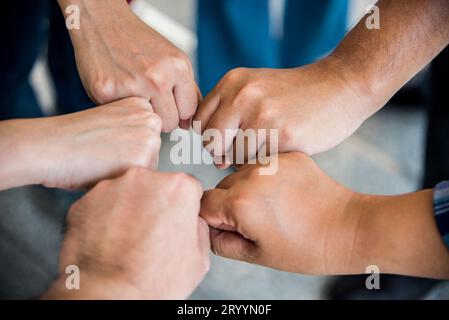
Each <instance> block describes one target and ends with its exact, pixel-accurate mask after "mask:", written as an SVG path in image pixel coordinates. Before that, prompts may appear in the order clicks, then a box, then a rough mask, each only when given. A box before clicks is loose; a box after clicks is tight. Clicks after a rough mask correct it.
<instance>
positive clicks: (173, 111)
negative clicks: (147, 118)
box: [151, 92, 179, 133]
mask: <svg viewBox="0 0 449 320" xmlns="http://www.w3.org/2000/svg"><path fill="white" fill-rule="evenodd" d="M151 105H152V106H153V109H154V112H155V113H157V114H158V115H159V116H160V117H161V119H162V132H165V133H167V132H170V131H172V130H174V129H176V127H177V126H178V123H179V115H178V109H177V107H176V102H175V98H174V96H173V93H172V92H169V93H167V94H162V95H155V96H153V97H152V98H151Z"/></svg>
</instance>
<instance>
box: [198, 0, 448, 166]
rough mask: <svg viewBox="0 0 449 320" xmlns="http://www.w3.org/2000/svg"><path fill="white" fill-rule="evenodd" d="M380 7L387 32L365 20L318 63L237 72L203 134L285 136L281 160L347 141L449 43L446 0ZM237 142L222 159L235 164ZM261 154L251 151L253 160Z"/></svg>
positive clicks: (225, 83) (205, 110) (202, 115)
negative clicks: (228, 132)
mask: <svg viewBox="0 0 449 320" xmlns="http://www.w3.org/2000/svg"><path fill="white" fill-rule="evenodd" d="M377 5H378V6H379V8H380V17H381V29H380V30H368V29H367V28H366V26H365V21H366V18H365V19H362V20H361V22H360V23H359V24H358V25H357V26H356V27H355V28H354V29H353V30H352V31H351V32H350V33H349V35H347V36H346V37H345V39H344V40H343V41H342V43H341V44H340V45H339V47H338V48H337V49H336V50H335V51H334V52H333V53H332V54H331V55H330V56H329V57H327V58H325V59H323V60H321V61H319V62H317V63H315V64H312V65H308V66H305V67H299V68H293V69H247V68H238V69H234V70H232V71H230V72H229V73H228V74H227V75H225V76H224V77H223V79H222V80H221V81H220V82H219V83H218V84H217V86H216V87H215V88H214V89H213V90H212V91H211V92H210V93H209V94H208V95H207V96H206V97H205V99H204V101H203V102H202V103H201V104H200V106H199V108H198V111H197V113H196V115H195V117H194V120H196V121H201V133H203V132H204V131H205V130H207V129H218V130H219V131H220V132H222V136H223V137H224V136H225V135H224V130H225V129H234V130H235V129H239V128H240V129H242V130H246V129H248V128H251V129H278V130H279V146H278V150H279V152H280V153H282V152H290V151H300V152H303V153H306V154H308V155H313V154H316V153H320V152H323V151H326V150H329V149H331V148H332V147H334V146H336V145H337V144H339V143H340V142H342V141H343V140H344V139H345V138H347V137H348V136H350V135H351V134H352V133H353V132H354V131H355V130H356V129H357V128H358V127H359V126H360V125H361V124H362V123H363V122H364V121H365V120H366V119H367V118H369V117H370V116H371V115H372V114H373V113H375V112H376V111H378V110H379V109H380V108H381V107H383V106H384V105H385V104H386V103H387V102H388V100H389V99H390V98H391V97H392V96H393V94H394V93H395V92H397V91H398V90H399V89H400V88H401V87H402V86H403V85H404V84H405V83H406V82H407V81H408V80H409V79H411V78H412V77H413V76H414V75H415V74H416V72H418V71H419V70H420V69H421V68H423V67H424V66H425V65H426V64H427V63H428V62H429V61H431V60H432V59H433V58H434V57H435V56H436V55H437V54H438V53H439V52H440V51H441V50H442V49H443V48H444V47H445V46H446V45H447V44H448V43H449V5H448V3H447V1H446V0H381V1H379V2H378V4H377ZM229 141H230V142H229ZM229 141H228V143H226V141H222V145H223V147H224V150H225V151H226V153H225V152H222V153H221V154H214V156H215V157H216V158H218V159H220V160H221V159H222V157H220V156H223V155H226V156H227V158H231V157H230V156H229V154H230V152H231V150H235V146H233V145H231V144H232V140H229ZM263 142H264V141H261V143H259V146H262V145H263ZM234 143H235V142H234ZM205 144H207V142H205ZM257 152H258V150H249V153H248V157H247V158H252V157H254V156H256V155H257ZM227 166H229V163H228V164H227V165H223V166H221V167H222V168H224V167H227Z"/></svg>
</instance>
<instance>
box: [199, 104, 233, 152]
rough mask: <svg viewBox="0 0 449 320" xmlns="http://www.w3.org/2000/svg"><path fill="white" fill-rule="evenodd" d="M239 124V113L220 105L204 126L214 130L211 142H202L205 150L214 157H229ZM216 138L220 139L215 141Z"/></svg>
mask: <svg viewBox="0 0 449 320" xmlns="http://www.w3.org/2000/svg"><path fill="white" fill-rule="evenodd" d="M239 126H240V116H239V114H238V113H237V112H235V111H233V110H231V109H228V108H226V107H224V106H220V107H219V108H218V109H217V110H216V111H215V113H214V114H213V115H212V117H211V119H210V120H209V123H208V124H207V126H206V130H208V129H213V130H216V131H215V132H214V134H213V137H214V141H213V142H209V141H204V142H203V143H204V146H205V148H206V150H207V151H209V152H211V154H212V155H213V156H214V157H221V156H227V157H231V151H232V145H233V143H234V138H235V136H236V135H237V132H238V129H239ZM217 138H218V139H220V140H219V141H215V139H217ZM211 148H212V149H213V150H212V149H211ZM231 158H232V157H231Z"/></svg>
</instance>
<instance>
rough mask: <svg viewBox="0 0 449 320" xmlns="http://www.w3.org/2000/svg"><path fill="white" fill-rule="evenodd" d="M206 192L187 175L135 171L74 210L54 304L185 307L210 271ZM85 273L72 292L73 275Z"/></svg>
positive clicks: (94, 191)
mask: <svg viewBox="0 0 449 320" xmlns="http://www.w3.org/2000/svg"><path fill="white" fill-rule="evenodd" d="M201 196H202V189H201V185H200V184H199V182H198V181H196V180H195V179H194V178H191V177H190V176H187V175H185V174H181V173H175V174H166V173H160V172H154V171H149V170H146V169H130V170H129V171H128V172H127V173H126V174H124V175H123V176H121V177H119V178H116V179H114V180H104V181H102V182H100V183H99V184H98V185H97V186H96V187H95V188H94V189H92V190H91V191H90V192H89V193H88V194H87V195H86V196H84V197H83V198H82V199H81V200H80V201H78V202H77V203H75V205H74V206H73V207H72V208H71V209H70V212H69V215H68V218H67V220H68V230H67V234H66V236H65V240H64V243H63V246H62V250H61V256H60V269H61V275H60V277H59V279H58V280H57V281H56V282H55V284H54V285H53V287H52V288H51V289H50V291H49V292H48V293H47V294H46V296H45V297H46V298H61V299H72V298H73V299H76V298H80V299H184V298H187V297H188V296H189V295H190V294H191V293H192V291H193V290H194V289H195V288H196V286H197V285H198V284H199V282H200V281H201V280H202V279H203V277H204V276H205V274H206V273H207V271H208V269H209V232H208V227H207V224H206V223H205V222H204V220H202V219H201V218H200V217H199V210H200V199H201ZM68 265H76V266H77V267H78V268H79V270H80V289H79V290H67V289H66V287H65V273H64V271H65V269H66V267H67V266H68Z"/></svg>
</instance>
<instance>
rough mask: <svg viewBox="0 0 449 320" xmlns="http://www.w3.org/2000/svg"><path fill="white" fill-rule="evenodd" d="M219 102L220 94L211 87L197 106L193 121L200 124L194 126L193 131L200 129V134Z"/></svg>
mask: <svg viewBox="0 0 449 320" xmlns="http://www.w3.org/2000/svg"><path fill="white" fill-rule="evenodd" d="M219 104H220V95H219V93H218V90H217V89H213V90H212V91H211V92H210V93H209V94H208V95H207V96H206V98H204V100H203V101H202V102H201V103H200V105H199V106H198V109H197V111H196V114H195V116H194V117H193V121H198V122H199V124H200V126H199V127H198V128H197V127H196V126H194V129H195V131H197V130H198V129H200V130H201V131H200V132H197V133H198V134H202V133H203V131H204V130H205V128H206V126H207V124H208V123H209V120H210V117H211V116H212V115H213V114H214V112H215V110H216V109H217V108H218V106H219Z"/></svg>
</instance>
